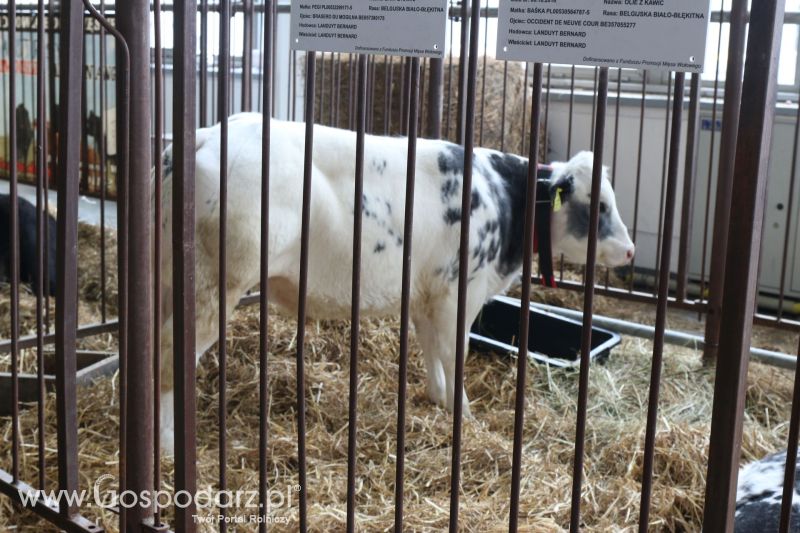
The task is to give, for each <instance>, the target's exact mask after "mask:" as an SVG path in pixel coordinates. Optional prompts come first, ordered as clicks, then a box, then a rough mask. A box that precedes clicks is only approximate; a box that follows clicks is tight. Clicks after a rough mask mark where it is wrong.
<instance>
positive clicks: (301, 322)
mask: <svg viewBox="0 0 800 533" xmlns="http://www.w3.org/2000/svg"><path fill="white" fill-rule="evenodd" d="M323 64H324V63H323ZM315 76H316V52H306V108H305V122H306V131H305V154H304V158H303V209H302V228H301V235H300V287H299V288H300V291H299V292H300V294H299V296H298V304H297V387H296V390H297V455H298V457H297V467H298V475H299V479H300V532H301V533H305V532H306V531H307V530H308V485H307V477H306V397H305V360H304V358H305V337H306V295H307V291H308V255H309V242H308V241H309V233H310V224H311V185H312V176H313V171H312V169H313V159H314V85H315V84H314V81H315V80H314V77H315Z"/></svg>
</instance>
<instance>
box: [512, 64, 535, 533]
mask: <svg viewBox="0 0 800 533" xmlns="http://www.w3.org/2000/svg"><path fill="white" fill-rule="evenodd" d="M542 70H543V68H542V64H541V63H535V64H534V65H533V102H532V104H531V140H530V146H529V150H528V189H527V195H526V203H525V230H524V231H525V241H524V242H523V245H522V247H523V248H522V249H523V252H522V257H523V259H522V305H521V306H520V314H519V350H520V353H526V352H527V349H528V336H529V327H530V321H529V317H530V311H531V305H530V301H531V266H532V264H533V221H534V220H535V216H536V170H537V168H538V163H539V119H540V117H541V107H542V106H541V99H542ZM526 90H527V88H526ZM523 139H524V136H523ZM527 368H528V358H527V357H518V358H517V389H516V397H515V400H516V401H515V404H514V450H513V452H512V453H513V458H512V462H511V512H510V514H509V524H508V530H509V532H510V533H514V532H516V531H517V528H518V521H519V492H520V475H521V470H522V436H523V429H524V427H523V426H524V422H525V371H526V370H527Z"/></svg>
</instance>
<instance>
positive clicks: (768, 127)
mask: <svg viewBox="0 0 800 533" xmlns="http://www.w3.org/2000/svg"><path fill="white" fill-rule="evenodd" d="M783 14H784V2H783V1H781V0H762V1H760V2H754V3H753V9H752V11H751V13H750V31H749V39H748V45H747V65H746V68H745V75H744V82H743V84H742V93H741V94H742V110H741V116H742V119H743V121H742V122H741V123H740V124H739V128H738V143H737V146H736V158H735V163H736V164H735V166H734V167H733V169H734V174H733V178H734V179H733V189H732V192H733V194H732V202H731V209H732V211H733V212H735V213H736V216H735V217H733V218H731V221H730V228H729V232H730V235H736V239H735V240H732V241H731V242H730V246H728V249H727V257H726V258H725V263H724V266H725V268H726V269H727V271H728V272H727V274H726V276H725V285H724V290H725V294H728V295H729V297H728V298H726V299H725V306H724V307H723V308H722V316H721V321H720V332H721V335H720V337H719V338H720V344H719V351H720V353H724V354H725V361H724V364H722V362H720V363H719V364H717V370H716V380H715V383H714V407H713V411H712V416H711V438H710V443H709V457H708V476H707V480H708V481H707V484H706V499H705V510H704V521H703V528H704V530H705V531H714V532H717V531H720V532H730V531H733V522H734V509H735V505H736V481H737V476H738V467H739V457H740V453H741V442H742V418H743V416H744V403H745V393H746V387H747V364H748V361H749V355H750V337H751V334H752V328H753V313H754V304H755V298H756V292H757V282H758V279H757V277H758V260H759V257H760V255H761V229H762V226H763V222H764V203H765V199H766V198H765V197H766V184H767V172H768V169H769V155H770V145H771V141H772V126H773V118H774V115H775V97H776V83H777V81H776V77H777V62H778V52H777V51H778V50H779V49H780V42H781V31H782V28H783ZM729 81H730V78H729Z"/></svg>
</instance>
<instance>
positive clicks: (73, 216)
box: [12, 0, 83, 517]
mask: <svg viewBox="0 0 800 533" xmlns="http://www.w3.org/2000/svg"><path fill="white" fill-rule="evenodd" d="M60 22H61V41H60V46H59V51H60V54H59V55H60V79H61V81H60V83H59V91H60V94H61V98H60V99H59V100H60V103H61V105H60V106H59V112H60V115H61V116H60V121H59V122H60V123H61V124H62V125H63V126H64V128H63V130H62V133H63V136H62V137H61V140H60V142H59V145H58V150H59V157H58V165H59V169H58V170H59V171H58V177H59V179H60V180H61V183H60V184H59V188H58V193H59V194H58V229H57V237H58V239H57V240H58V246H57V255H56V284H57V285H56V304H57V305H56V317H55V318H56V320H55V327H56V358H55V360H56V399H57V401H56V411H57V431H58V487H59V489H61V490H67V491H72V490H77V488H78V413H77V410H78V407H77V394H76V393H77V391H76V384H75V379H76V374H77V371H78V370H77V364H76V354H75V340H76V338H75V330H76V328H77V312H76V311H77V305H78V293H77V288H78V287H77V286H78V256H77V248H78V186H79V180H80V176H79V172H80V139H79V138H78V137H77V136H76V133H77V132H79V131H80V119H81V117H80V110H81V105H80V101H79V100H80V97H81V77H82V76H81V71H82V70H83V69H82V66H83V61H82V57H83V9H82V7H81V3H80V2H78V1H77V0H71V1H69V2H67V3H66V4H65V5H64V6H62V10H61V20H60ZM12 131H13V130H12ZM15 478H16V476H15ZM60 512H61V514H62V515H64V516H66V517H73V516H75V515H76V514H77V512H78V508H77V505H76V504H75V503H74V502H68V501H66V500H62V501H61V503H60Z"/></svg>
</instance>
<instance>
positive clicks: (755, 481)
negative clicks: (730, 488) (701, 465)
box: [734, 451, 800, 533]
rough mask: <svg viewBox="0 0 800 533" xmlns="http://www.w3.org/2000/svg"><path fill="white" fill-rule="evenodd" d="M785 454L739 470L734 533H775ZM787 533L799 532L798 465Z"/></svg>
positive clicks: (779, 510) (779, 507)
mask: <svg viewBox="0 0 800 533" xmlns="http://www.w3.org/2000/svg"><path fill="white" fill-rule="evenodd" d="M785 468H786V451H783V452H779V453H775V454H772V455H768V456H766V457H764V458H763V459H761V460H759V461H754V462H752V463H749V464H747V465H745V466H744V467H742V469H741V470H740V471H739V482H738V484H737V486H736V514H735V520H734V531H735V532H736V533H765V532H769V531H778V527H779V525H780V519H781V501H782V500H783V476H784V469H785ZM789 530H790V531H795V532H800V463H798V466H796V467H795V479H794V491H792V519H791V524H790V528H789Z"/></svg>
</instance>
